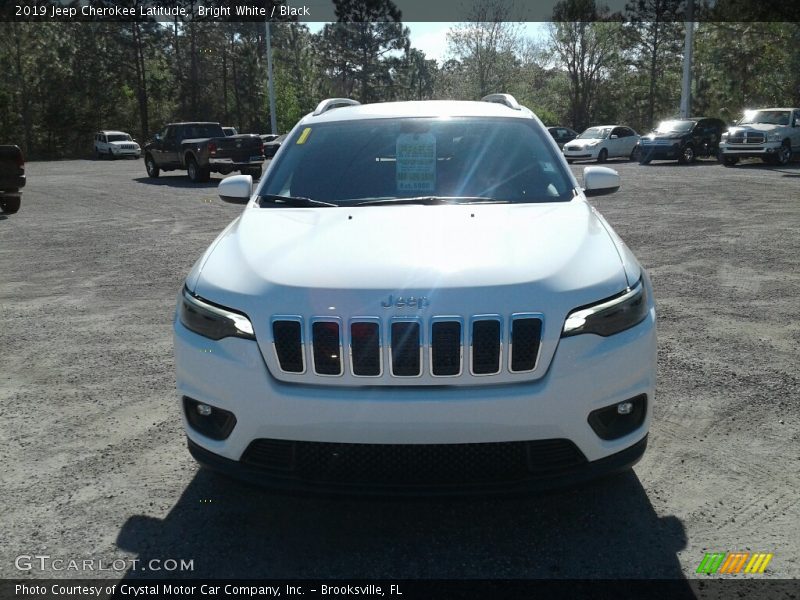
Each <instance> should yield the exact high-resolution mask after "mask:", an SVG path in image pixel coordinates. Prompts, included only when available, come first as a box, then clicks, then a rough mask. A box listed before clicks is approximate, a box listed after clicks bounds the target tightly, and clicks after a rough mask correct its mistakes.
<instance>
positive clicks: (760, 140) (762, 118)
mask: <svg viewBox="0 0 800 600" xmlns="http://www.w3.org/2000/svg"><path fill="white" fill-rule="evenodd" d="M795 152H800V108H761V109H758V110H748V111H746V112H745V115H744V117H743V118H742V119H741V120H740V121H739V122H738V123H737V124H736V125H734V126H733V127H731V128H730V129H729V130H728V132H727V133H723V134H722V139H721V140H720V143H719V160H720V162H722V163H723V164H724V165H725V166H726V167H732V166H733V165H735V164H736V163H738V162H739V159H740V158H752V157H755V158H760V159H762V160H763V161H764V162H769V163H772V164H775V165H785V164H788V163H789V162H791V160H792V155H793V153H795Z"/></svg>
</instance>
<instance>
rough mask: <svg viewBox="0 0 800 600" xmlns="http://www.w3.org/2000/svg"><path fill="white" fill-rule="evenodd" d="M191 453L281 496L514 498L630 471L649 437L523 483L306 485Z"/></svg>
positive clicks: (192, 448)
mask: <svg viewBox="0 0 800 600" xmlns="http://www.w3.org/2000/svg"><path fill="white" fill-rule="evenodd" d="M187 442H188V447H189V452H190V453H191V454H192V456H193V457H194V459H195V460H196V461H197V462H198V463H200V464H201V465H202V466H203V467H206V468H208V469H211V470H213V471H216V472H219V473H222V474H223V475H227V476H230V477H233V478H235V479H239V480H242V481H245V482H248V483H252V484H255V485H258V486H262V487H265V488H269V489H271V490H275V491H280V492H310V493H317V494H334V495H355V494H358V495H371V496H464V495H492V494H513V493H529V492H536V491H544V490H550V489H556V488H561V487H569V486H574V485H578V484H582V483H585V482H588V481H591V480H593V479H598V478H601V477H607V476H610V475H614V474H616V473H621V472H623V471H626V470H628V469H630V468H631V467H632V466H633V465H635V464H636V463H637V462H639V459H641V457H642V455H643V454H644V452H645V450H646V448H647V436H646V435H645V437H644V438H642V439H641V440H639V441H638V442H636V443H635V444H633V445H632V446H630V447H628V448H626V449H625V450H622V451H621V452H617V453H616V454H612V455H611V456H608V457H606V458H602V459H600V460H596V461H593V462H586V463H584V464H582V465H581V466H579V467H577V468H573V469H570V470H568V471H566V472H563V473H558V474H548V475H547V476H544V477H535V478H533V477H532V478H529V479H526V480H524V481H510V482H492V483H481V484H474V485H473V484H457V485H431V484H425V485H413V486H412V485H391V484H386V483H380V484H376V485H372V484H369V483H358V484H352V483H346V484H341V483H335V482H329V481H325V482H319V481H307V480H301V479H296V478H292V477H290V476H285V475H284V476H282V475H281V474H276V473H275V472H273V471H268V470H265V469H263V468H260V467H255V466H252V465H248V464H245V463H242V462H239V461H236V460H230V459H228V458H224V457H222V456H219V455H218V454H214V453H213V452H210V451H209V450H206V449H205V448H203V447H201V446H199V445H198V444H196V443H195V442H193V441H192V440H190V439H188V438H187Z"/></svg>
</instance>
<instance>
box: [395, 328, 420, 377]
mask: <svg viewBox="0 0 800 600" xmlns="http://www.w3.org/2000/svg"><path fill="white" fill-rule="evenodd" d="M391 334H392V338H391V350H392V375H394V376H395V377H417V376H419V375H421V374H422V345H421V343H420V342H421V340H420V326H419V323H418V322H417V321H394V322H393V323H392V324H391Z"/></svg>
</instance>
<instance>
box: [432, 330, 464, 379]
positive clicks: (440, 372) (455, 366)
mask: <svg viewBox="0 0 800 600" xmlns="http://www.w3.org/2000/svg"><path fill="white" fill-rule="evenodd" d="M461 347H462V341H461V323H460V322H459V321H446V320H442V321H434V322H433V324H432V325H431V374H432V375H434V376H436V377H453V376H456V375H460V374H461Z"/></svg>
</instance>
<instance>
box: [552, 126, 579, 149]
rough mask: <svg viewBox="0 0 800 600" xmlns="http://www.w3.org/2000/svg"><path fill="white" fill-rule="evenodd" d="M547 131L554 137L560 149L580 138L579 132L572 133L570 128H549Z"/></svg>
mask: <svg viewBox="0 0 800 600" xmlns="http://www.w3.org/2000/svg"><path fill="white" fill-rule="evenodd" d="M547 131H549V132H550V135H552V136H553V139H554V140H555V141H556V144H558V147H559V148H563V147H564V144H566V143H567V142H571V141H572V140H574V139H575V138H576V137H578V134H577V132H575V131H572V129H570V128H569V127H548V128H547Z"/></svg>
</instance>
